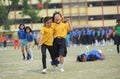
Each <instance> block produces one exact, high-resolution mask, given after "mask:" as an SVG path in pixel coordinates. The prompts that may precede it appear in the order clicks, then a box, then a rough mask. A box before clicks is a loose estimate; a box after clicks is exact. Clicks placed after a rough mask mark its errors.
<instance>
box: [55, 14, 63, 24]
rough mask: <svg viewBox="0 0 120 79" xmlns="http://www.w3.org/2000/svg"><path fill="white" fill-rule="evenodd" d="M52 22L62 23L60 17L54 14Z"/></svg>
mask: <svg viewBox="0 0 120 79" xmlns="http://www.w3.org/2000/svg"><path fill="white" fill-rule="evenodd" d="M54 21H55V23H57V24H59V23H61V22H62V17H61V15H60V14H56V15H55V16H54Z"/></svg>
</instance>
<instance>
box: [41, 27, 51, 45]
mask: <svg viewBox="0 0 120 79" xmlns="http://www.w3.org/2000/svg"><path fill="white" fill-rule="evenodd" d="M40 33H41V34H43V39H42V41H41V44H45V45H48V46H52V43H53V27H52V26H51V27H46V26H43V27H42V28H41V31H40Z"/></svg>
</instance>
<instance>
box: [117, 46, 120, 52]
mask: <svg viewBox="0 0 120 79" xmlns="http://www.w3.org/2000/svg"><path fill="white" fill-rule="evenodd" d="M119 52H120V51H119V45H117V53H118V54H119Z"/></svg>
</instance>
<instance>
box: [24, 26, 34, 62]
mask: <svg viewBox="0 0 120 79" xmlns="http://www.w3.org/2000/svg"><path fill="white" fill-rule="evenodd" d="M25 32H26V39H27V42H28V43H27V51H28V53H29V54H28V56H27V59H28V60H33V52H32V48H33V46H34V36H33V31H32V29H31V28H30V27H26V28H25Z"/></svg>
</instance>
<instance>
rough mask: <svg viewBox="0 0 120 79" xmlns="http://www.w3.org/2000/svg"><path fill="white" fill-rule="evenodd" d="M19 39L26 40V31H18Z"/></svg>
mask: <svg viewBox="0 0 120 79" xmlns="http://www.w3.org/2000/svg"><path fill="white" fill-rule="evenodd" d="M18 37H19V39H26V33H25V30H24V29H22V30H19V31H18Z"/></svg>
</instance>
